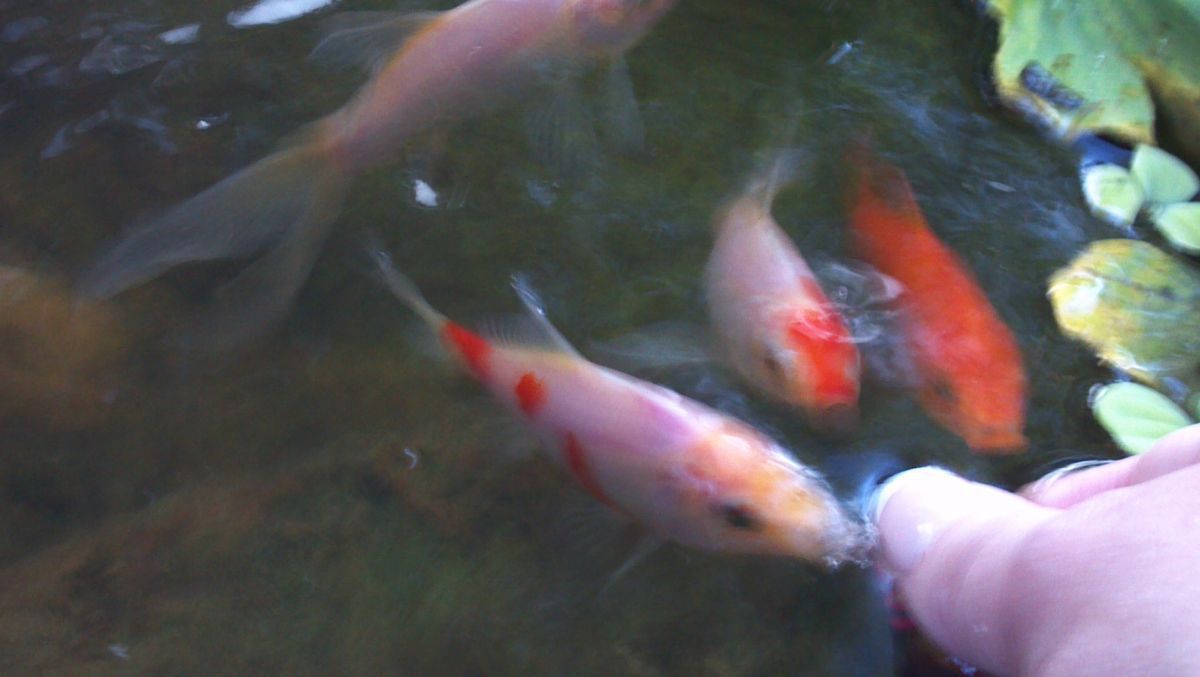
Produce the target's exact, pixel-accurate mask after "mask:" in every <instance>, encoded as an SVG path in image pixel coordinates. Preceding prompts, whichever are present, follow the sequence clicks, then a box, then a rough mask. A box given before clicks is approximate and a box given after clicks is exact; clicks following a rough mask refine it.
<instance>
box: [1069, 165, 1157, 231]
mask: <svg viewBox="0 0 1200 677" xmlns="http://www.w3.org/2000/svg"><path fill="white" fill-rule="evenodd" d="M1083 196H1084V197H1085V198H1086V199H1087V203H1088V206H1089V207H1091V210H1092V213H1093V214H1095V215H1096V217H1098V218H1101V219H1104V220H1105V221H1108V222H1109V223H1111V224H1113V225H1114V226H1121V227H1125V228H1128V227H1129V226H1131V225H1133V221H1134V219H1136V218H1137V215H1138V212H1139V211H1141V209H1142V202H1143V201H1144V198H1143V195H1142V187H1141V184H1139V183H1138V181H1137V179H1135V178H1134V176H1133V174H1132V173H1131V172H1130V171H1129V170H1128V169H1125V168H1124V167H1121V166H1120V165H1093V166H1091V167H1087V168H1085V169H1084V170H1083Z"/></svg>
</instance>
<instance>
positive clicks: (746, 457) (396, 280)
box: [376, 252, 863, 565]
mask: <svg viewBox="0 0 1200 677" xmlns="http://www.w3.org/2000/svg"><path fill="white" fill-rule="evenodd" d="M376 257H377V262H378V263H379V267H380V270H381V273H382V277H383V278H384V280H385V282H386V283H387V285H388V286H389V288H390V289H391V291H392V292H393V293H394V294H395V295H396V296H397V297H398V298H399V299H400V300H401V301H403V302H404V303H405V304H406V305H407V306H409V307H410V308H411V309H412V310H413V311H414V312H416V313H417V314H418V315H420V316H421V317H422V318H423V319H424V320H425V322H427V323H428V324H429V326H430V327H431V328H432V329H433V330H434V331H435V332H436V333H437V335H438V337H439V338H440V339H441V342H442V344H443V345H444V346H445V348H446V349H447V351H448V352H450V353H451V354H452V355H454V356H455V357H456V358H457V360H458V361H459V362H460V363H461V364H462V365H463V367H465V369H466V370H467V371H468V372H470V373H471V375H472V376H474V377H475V378H476V379H478V380H479V382H480V383H481V384H483V386H484V387H486V388H487V389H488V390H489V391H490V392H491V393H492V395H493V396H494V397H495V398H496V399H498V400H499V401H500V402H502V403H503V404H504V405H505V406H506V407H507V408H508V409H509V410H510V411H512V412H513V413H514V414H515V415H517V416H519V417H521V418H523V419H524V420H525V422H526V423H527V424H528V425H529V426H530V427H532V428H533V430H535V431H536V432H537V433H538V435H539V437H540V438H541V439H542V441H543V442H544V445H545V448H546V449H547V451H548V452H549V456H550V458H551V459H552V460H553V461H554V462H555V463H557V464H558V465H559V466H560V467H562V468H563V469H564V470H566V471H567V473H569V474H570V475H571V476H572V477H574V478H575V479H576V480H577V481H578V482H579V484H580V485H581V486H582V487H583V488H584V489H585V490H586V491H587V492H588V493H590V494H591V495H592V496H593V497H595V498H596V500H598V501H600V502H601V503H604V504H605V505H607V506H609V507H611V508H613V509H614V510H616V511H618V512H620V513H623V514H624V515H626V516H628V517H630V518H632V519H633V520H635V521H636V522H638V523H640V524H641V525H642V526H643V527H645V528H646V529H648V530H649V531H650V532H651V533H652V534H653V535H655V536H656V537H659V538H662V539H667V540H672V541H675V542H677V543H681V544H683V545H687V546H690V547H694V548H699V549H703V550H713V551H722V552H732V553H757V554H771V555H782V556H789V557H797V558H803V559H808V560H813V561H820V562H823V563H825V564H827V565H835V564H837V563H841V562H843V561H845V560H847V559H849V558H851V557H855V556H857V555H858V554H860V549H861V548H862V541H863V537H862V532H861V530H860V528H859V527H858V526H857V525H856V523H855V522H853V521H852V520H851V519H850V518H849V517H848V516H847V515H846V514H845V512H844V511H843V510H842V509H841V507H840V505H839V503H838V502H837V500H836V499H835V498H834V496H833V495H832V494H831V493H830V491H829V489H828V488H827V487H826V486H825V484H824V482H823V481H822V480H821V479H820V478H819V477H818V476H817V475H816V473H815V472H813V471H812V470H810V469H808V468H806V467H804V466H802V465H801V464H799V463H798V462H796V461H795V460H794V459H793V458H792V457H791V456H790V455H789V454H788V453H787V452H785V451H784V450H783V449H782V448H781V447H780V446H779V445H778V444H776V443H775V442H773V441H772V440H770V439H768V438H767V437H766V436H764V435H762V434H761V433H759V432H758V431H756V430H754V429H753V428H751V427H750V426H748V425H746V424H745V423H742V422H740V421H738V420H735V419H733V418H730V417H728V416H726V415H724V414H721V413H720V412H717V411H715V410H713V409H711V408H709V407H707V406H705V405H703V404H700V403H699V402H695V401H693V400H690V399H688V398H686V397H683V396H681V395H679V394H678V393H675V392H673V391H671V390H668V389H666V388H663V387H660V386H657V385H654V384H652V383H648V382H645V381H641V380H638V379H636V378H633V377H632V376H629V375H626V374H623V373H621V372H617V371H613V370H611V369H607V368H604V367H601V366H599V365H597V364H595V363H593V362H590V361H588V360H587V359H585V358H584V357H582V356H581V355H579V354H578V353H577V352H575V350H574V349H572V348H571V346H570V345H568V344H567V343H566V340H565V339H563V338H562V336H561V335H560V334H559V333H558V332H557V331H556V330H555V329H554V327H553V326H551V325H550V323H549V321H548V320H546V318H545V316H544V314H543V313H542V311H541V309H540V308H539V307H538V306H536V305H535V304H536V301H535V300H534V298H533V296H532V294H531V293H530V292H527V291H523V292H522V293H521V296H522V299H523V301H524V302H525V304H526V306H527V308H528V309H529V310H530V312H531V314H532V317H533V320H534V322H535V323H536V325H537V330H538V333H539V334H540V335H541V336H542V337H543V338H544V340H542V341H540V342H538V343H537V344H528V345H514V344H510V343H505V342H502V341H499V340H489V339H487V338H485V337H483V336H481V335H479V334H476V333H474V332H471V331H470V330H468V329H465V328H464V327H462V326H461V325H459V324H457V323H455V322H453V321H451V320H448V319H446V317H445V316H444V315H442V314H441V313H439V312H438V311H436V310H434V309H433V308H432V307H431V306H430V305H429V303H428V302H427V301H426V300H425V299H424V297H422V296H421V293H420V291H418V290H417V288H416V287H415V286H414V285H413V284H412V282H410V281H409V280H408V279H407V278H405V277H403V276H402V275H401V274H400V273H398V272H397V271H396V270H395V269H393V268H392V267H391V264H390V261H389V260H388V258H387V256H386V254H383V253H382V252H377V253H376ZM518 291H521V290H518Z"/></svg>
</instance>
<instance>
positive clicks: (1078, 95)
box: [985, 0, 1200, 158]
mask: <svg viewBox="0 0 1200 677" xmlns="http://www.w3.org/2000/svg"><path fill="white" fill-rule="evenodd" d="M985 7H986V9H987V11H988V13H989V14H991V15H992V16H993V17H994V18H995V19H996V20H997V21H998V22H999V23H1000V47H999V50H998V52H997V53H996V57H995V60H994V63H993V71H994V79H995V82H996V87H997V90H998V92H999V94H1000V96H1001V97H1003V98H1004V99H1005V100H1006V101H1008V102H1009V103H1010V105H1013V106H1014V107H1016V108H1018V109H1020V110H1024V111H1027V112H1030V113H1032V114H1034V115H1036V116H1037V117H1039V118H1041V119H1042V120H1044V121H1046V122H1047V123H1049V124H1050V125H1051V126H1053V127H1054V128H1057V129H1058V130H1059V131H1060V132H1062V133H1063V134H1064V135H1066V136H1068V137H1073V136H1075V135H1077V134H1078V133H1081V132H1085V131H1089V132H1095V133H1099V134H1105V135H1108V136H1111V137H1115V138H1118V139H1121V140H1124V141H1125V142H1127V143H1129V144H1131V145H1133V144H1137V143H1143V144H1154V143H1155V142H1156V138H1155V126H1156V119H1155V118H1156V110H1155V104H1156V103H1157V104H1158V106H1159V110H1158V111H1157V113H1158V115H1159V117H1161V118H1162V119H1161V120H1159V122H1161V123H1163V124H1165V125H1166V126H1167V127H1169V128H1170V129H1171V133H1172V136H1173V137H1176V138H1177V139H1178V141H1179V142H1180V143H1181V144H1182V145H1183V146H1184V148H1185V149H1186V151H1187V154H1188V156H1189V157H1193V158H1195V157H1200V125H1197V124H1196V121H1197V120H1200V40H1197V39H1196V36H1197V35H1200V0H1132V1H1131V0H1082V1H1074V2H1061V1H1059V0H987V2H986V3H985ZM1151 92H1153V97H1152V96H1151Z"/></svg>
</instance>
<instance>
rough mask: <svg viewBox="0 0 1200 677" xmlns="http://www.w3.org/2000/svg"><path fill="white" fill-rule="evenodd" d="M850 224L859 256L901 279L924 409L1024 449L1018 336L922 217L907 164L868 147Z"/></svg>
mask: <svg viewBox="0 0 1200 677" xmlns="http://www.w3.org/2000/svg"><path fill="white" fill-rule="evenodd" d="M855 155H856V161H857V164H858V187H857V192H856V193H855V197H854V204H853V205H852V209H851V216H850V230H851V232H852V234H853V239H854V243H855V245H856V247H857V251H858V254H859V256H860V257H861V258H862V259H863V260H865V261H866V262H867V263H870V264H871V265H872V266H874V267H875V268H877V269H878V270H879V271H880V272H882V273H883V274H885V275H888V276H890V277H892V278H894V279H895V280H897V281H899V282H900V284H901V285H903V287H904V289H905V292H904V293H903V294H901V295H900V297H899V299H898V300H897V303H898V304H900V306H901V311H902V312H901V318H900V324H901V327H902V331H903V334H904V343H905V345H906V347H907V351H908V353H909V355H910V357H911V359H912V362H913V366H914V368H915V371H916V372H917V381H918V383H917V397H918V400H919V401H920V403H921V405H922V406H923V407H924V408H925V410H926V411H927V412H929V414H930V415H931V416H932V417H933V418H934V419H936V420H937V421H938V422H939V423H941V424H942V425H943V426H945V427H946V428H948V429H949V430H951V431H952V432H954V433H955V434H957V435H959V436H960V437H962V438H963V439H964V440H965V441H966V443H967V444H968V445H969V446H970V447H971V448H972V449H975V450H976V451H980V452H983V453H1007V452H1014V451H1021V450H1023V449H1024V448H1025V446H1026V439H1025V435H1024V432H1023V430H1024V427H1025V387H1026V379H1025V369H1024V366H1023V365H1022V361H1021V352H1020V349H1019V348H1018V347H1017V342H1016V339H1015V338H1014V337H1013V335H1012V332H1011V331H1010V330H1009V328H1008V326H1007V325H1005V324H1004V321H1003V320H1002V319H1000V316H999V315H997V314H996V311H995V309H994V308H992V305H991V303H989V302H988V299H987V296H986V295H985V294H984V293H983V290H981V289H980V288H979V285H978V284H977V283H976V282H975V280H974V278H973V277H972V275H971V273H970V271H969V269H968V268H967V266H966V264H964V263H963V261H962V260H961V259H960V258H959V257H958V256H957V255H956V254H955V253H954V252H953V251H951V250H950V249H949V248H948V247H946V245H945V244H943V243H942V242H941V240H939V239H938V238H937V236H936V235H935V234H934V233H933V231H932V230H930V228H929V225H928V224H927V223H926V222H925V217H924V216H923V215H922V214H921V209H920V207H919V206H918V205H917V200H916V198H915V197H914V196H913V192H912V188H911V186H910V185H909V183H908V179H907V178H906V177H905V176H904V173H903V171H901V170H900V169H899V168H897V167H895V166H892V165H890V164H888V163H886V162H885V161H884V160H883V159H881V158H878V157H875V156H874V155H873V154H872V153H871V151H870V149H868V148H867V147H866V146H865V145H864V146H863V147H861V148H860V149H859V150H858V151H857V153H856V154H855Z"/></svg>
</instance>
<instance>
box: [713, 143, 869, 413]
mask: <svg viewBox="0 0 1200 677" xmlns="http://www.w3.org/2000/svg"><path fill="white" fill-rule="evenodd" d="M797 162H798V158H797V157H795V156H794V155H789V154H786V153H785V154H781V155H780V156H779V157H778V158H777V159H776V161H775V162H774V163H773V164H772V166H771V167H770V168H769V169H768V171H766V172H765V173H764V174H763V175H762V176H758V177H756V178H755V179H754V180H752V181H751V182H750V183H749V185H748V186H747V188H746V189H745V190H744V191H743V192H742V193H741V194H740V195H738V196H737V197H735V198H734V199H732V200H731V201H729V202H728V203H727V204H726V205H725V206H724V207H723V208H722V209H721V210H719V211H718V213H717V215H716V218H715V219H714V224H713V225H714V230H715V231H716V243H715V244H714V246H713V250H712V254H711V255H710V256H709V260H708V266H707V268H706V270H705V286H706V291H707V296H708V307H709V314H710V316H711V319H712V325H713V331H714V333H715V334H716V336H717V337H718V339H719V341H720V343H721V347H722V352H723V353H724V354H725V356H726V358H727V360H728V361H729V362H730V363H731V364H732V366H733V367H734V369H736V370H737V371H738V373H740V374H741V375H742V377H743V378H745V379H747V380H749V381H750V382H751V383H753V384H755V385H756V386H758V387H759V388H761V389H762V390H764V391H765V392H767V393H768V394H770V395H772V396H773V397H775V398H777V399H779V400H781V401H783V402H786V403H788V404H792V405H795V406H797V407H800V408H801V409H802V410H804V411H805V412H806V413H807V414H808V417H809V419H810V420H811V421H812V423H813V424H814V425H815V426H817V427H819V428H822V429H824V430H827V431H834V432H845V431H846V430H847V429H848V428H849V427H851V426H852V425H853V424H854V423H855V422H856V421H857V418H858V390H859V355H858V349H857V348H856V347H855V345H854V341H853V339H852V337H851V335H850V332H849V330H848V329H847V328H846V324H845V322H844V321H843V320H842V317H841V315H840V314H839V312H838V310H837V308H835V307H834V305H833V304H832V303H831V302H830V301H829V299H828V298H827V297H826V296H825V292H824V291H822V290H821V285H820V283H819V282H818V281H817V278H816V276H815V275H813V272H812V270H811V269H810V268H809V267H808V264H807V263H806V262H805V261H804V257H803V256H801V255H800V251H799V249H797V248H796V245H795V244H793V243H792V241H791V239H790V238H789V237H788V236H787V234H786V233H784V232H783V229H782V228H780V227H779V224H778V223H776V222H775V219H774V218H773V217H772V216H771V204H772V202H773V201H774V199H775V195H776V193H777V192H778V191H779V189H780V187H781V185H783V184H784V183H785V182H786V180H787V178H788V176H789V175H790V174H792V173H794V172H795V171H796V167H795V165H796V163H797Z"/></svg>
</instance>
